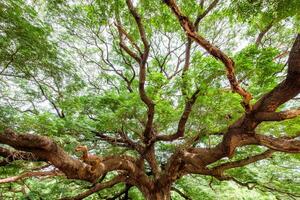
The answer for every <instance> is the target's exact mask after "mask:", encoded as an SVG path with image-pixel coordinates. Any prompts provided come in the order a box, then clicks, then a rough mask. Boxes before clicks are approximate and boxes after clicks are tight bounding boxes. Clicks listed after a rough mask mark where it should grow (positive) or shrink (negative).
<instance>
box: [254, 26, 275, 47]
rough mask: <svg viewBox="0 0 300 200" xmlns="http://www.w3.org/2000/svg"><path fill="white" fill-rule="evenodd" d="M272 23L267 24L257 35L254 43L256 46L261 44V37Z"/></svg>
mask: <svg viewBox="0 0 300 200" xmlns="http://www.w3.org/2000/svg"><path fill="white" fill-rule="evenodd" d="M272 26H273V23H270V24H269V25H267V26H266V27H265V28H264V29H263V30H262V31H261V32H260V33H259V34H258V36H257V38H256V41H255V44H256V45H257V46H259V45H260V44H261V41H262V39H263V37H264V36H265V34H266V33H267V32H268V31H269V30H270V29H271V28H272Z"/></svg>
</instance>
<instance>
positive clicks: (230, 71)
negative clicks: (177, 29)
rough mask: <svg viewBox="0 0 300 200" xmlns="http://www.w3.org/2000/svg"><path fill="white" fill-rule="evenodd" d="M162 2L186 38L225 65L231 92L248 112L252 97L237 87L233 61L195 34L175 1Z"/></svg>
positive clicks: (188, 20) (193, 27)
mask: <svg viewBox="0 0 300 200" xmlns="http://www.w3.org/2000/svg"><path fill="white" fill-rule="evenodd" d="M164 2H165V3H166V4H167V5H168V6H169V7H170V9H171V10H172V11H173V13H174V14H175V15H176V17H177V19H178V20H179V22H180V24H181V26H182V28H183V30H184V31H185V33H186V34H187V36H188V37H190V38H191V39H193V40H194V41H195V42H196V43H198V44H199V45H200V46H202V47H203V48H204V49H205V50H206V51H207V52H208V53H209V54H211V55H212V56H213V57H215V58H216V59H217V60H220V61H221V62H222V63H223V64H224V65H225V68H226V73H227V79H228V80H229V83H230V86H231V89H232V91H234V92H236V93H238V94H239V95H241V96H242V97H243V102H242V104H243V106H244V107H245V110H246V112H250V111H251V105H250V100H251V99H252V95H251V94H250V93H249V92H247V91H246V90H245V89H244V88H242V87H241V86H240V85H239V83H238V80H237V79H236V77H235V72H234V62H233V60H232V59H231V58H230V57H228V56H227V55H226V54H225V53H224V52H222V51H221V50H220V49H219V48H218V47H216V46H214V45H213V44H211V43H210V42H209V41H207V40H206V39H205V38H203V37H202V36H200V35H199V34H198V33H197V31H196V28H195V26H194V25H193V24H192V23H191V21H190V19H189V18H188V17H187V16H185V15H183V13H182V12H181V11H180V9H179V7H178V6H177V4H176V1H175V0H164Z"/></svg>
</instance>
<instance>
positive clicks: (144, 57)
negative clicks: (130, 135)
mask: <svg viewBox="0 0 300 200" xmlns="http://www.w3.org/2000/svg"><path fill="white" fill-rule="evenodd" d="M126 3H127V7H128V9H129V11H130V13H131V15H132V16H133V17H134V19H135V22H136V24H137V26H138V30H139V33H140V37H141V39H142V42H143V45H144V51H143V54H142V56H141V60H140V62H139V66H140V74H139V93H140V97H141V99H142V101H143V102H144V103H145V104H146V105H147V107H148V112H147V115H148V120H147V123H146V128H145V131H144V136H145V142H149V140H150V138H151V132H152V124H153V119H154V102H153V101H152V99H150V97H149V96H147V94H146V91H145V81H146V63H147V59H148V56H149V50H150V45H149V43H148V40H147V38H146V33H145V29H144V26H143V24H142V20H141V17H140V15H139V14H138V13H137V11H136V9H135V8H134V6H133V4H132V2H131V0H126Z"/></svg>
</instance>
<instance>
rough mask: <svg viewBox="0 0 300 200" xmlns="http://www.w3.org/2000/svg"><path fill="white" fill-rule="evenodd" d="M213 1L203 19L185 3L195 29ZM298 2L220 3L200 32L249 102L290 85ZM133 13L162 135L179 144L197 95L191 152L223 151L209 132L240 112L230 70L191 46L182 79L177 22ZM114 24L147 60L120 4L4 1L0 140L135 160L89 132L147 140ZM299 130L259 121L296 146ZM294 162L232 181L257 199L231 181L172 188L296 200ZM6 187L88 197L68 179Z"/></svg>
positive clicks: (133, 78) (166, 15)
mask: <svg viewBox="0 0 300 200" xmlns="http://www.w3.org/2000/svg"><path fill="white" fill-rule="evenodd" d="M211 2H212V1H204V7H203V8H202V7H201V6H199V2H198V1H194V0H184V1H183V0H180V1H178V5H179V6H180V8H181V10H182V12H183V13H185V14H186V15H188V16H189V17H190V19H192V20H195V19H196V17H197V15H199V14H201V13H203V12H204V10H205V8H206V7H207V6H208V5H209V3H211ZM299 3H300V1H299V0H270V1H266V0H256V1H250V0H232V1H228V2H227V1H226V2H225V1H220V2H219V3H218V7H217V8H215V9H214V10H213V11H212V12H210V13H209V14H208V15H207V16H206V17H205V18H204V19H203V20H202V21H201V22H200V25H199V33H200V34H201V35H203V36H204V37H205V38H208V40H209V41H210V42H212V43H213V44H215V45H216V46H218V47H220V49H222V50H224V52H226V53H227V54H228V55H230V56H231V57H232V58H233V60H234V62H235V73H236V76H237V78H238V79H239V81H240V83H241V85H242V86H243V87H244V88H246V89H247V90H249V91H250V92H251V93H252V94H253V96H254V100H253V102H255V101H256V100H257V99H259V98H260V97H261V96H262V95H263V94H265V93H266V92H267V91H270V90H271V89H272V88H274V87H275V86H276V85H277V84H278V83H279V82H280V81H281V80H282V79H283V78H284V76H285V73H286V65H285V62H286V57H284V56H283V58H277V56H278V55H280V54H281V53H283V52H284V51H286V49H288V48H289V47H290V44H291V42H292V41H293V38H294V35H295V34H296V33H297V31H298V32H299V30H300V28H299V27H300V25H299V21H300V20H299V19H300V16H299V13H300V4H299ZM134 4H135V5H134V6H136V10H137V12H138V13H139V14H140V16H141V19H142V22H143V25H144V27H145V31H146V38H147V40H148V41H149V42H150V45H151V48H150V56H149V59H148V63H147V77H146V84H145V88H146V93H147V95H148V96H149V97H150V98H151V99H152V100H153V102H154V103H155V116H154V128H155V131H157V132H158V133H160V134H173V133H175V132H176V129H177V125H178V121H179V119H180V117H181V114H182V112H183V110H184V106H185V103H186V101H187V99H189V98H190V97H191V96H192V95H193V93H194V92H195V91H196V90H197V89H199V91H200V92H199V94H198V98H197V101H196V103H195V105H194V106H193V111H192V113H191V115H190V117H189V120H188V122H187V125H186V133H185V138H184V139H185V140H186V141H188V140H189V139H190V138H191V137H193V136H195V135H199V134H201V136H202V137H201V138H200V139H199V141H197V144H195V145H196V146H205V147H212V146H214V145H215V144H217V143H218V142H220V140H221V138H220V137H219V136H214V133H219V132H224V131H225V130H226V128H227V127H228V126H230V125H231V124H232V123H233V122H234V121H236V120H237V119H238V118H239V117H240V116H241V115H242V114H243V113H244V110H243V107H242V106H241V105H240V102H241V97H240V96H239V95H237V94H234V93H232V92H231V90H230V86H229V83H228V80H227V78H226V75H225V70H224V66H223V64H222V63H221V62H220V61H218V60H216V59H214V58H213V57H211V56H209V55H208V54H207V53H206V52H205V51H203V49H201V48H200V47H199V46H198V45H196V44H195V43H193V44H192V49H191V52H192V53H191V58H190V65H189V70H188V72H186V73H185V74H184V75H183V76H182V67H183V64H184V53H185V44H186V34H185V33H184V32H183V31H182V28H181V26H180V24H179V23H178V20H177V19H176V17H175V16H174V14H173V13H172V12H171V11H170V9H169V8H168V7H167V6H166V5H164V4H163V2H162V1H149V0H140V1H134ZM116 19H119V20H120V22H121V24H122V26H123V28H124V29H125V30H126V31H127V33H128V35H130V36H131V39H132V41H133V42H134V43H135V44H136V45H137V46H139V47H140V50H141V51H142V50H143V45H142V42H141V38H140V35H139V31H138V26H137V25H136V23H135V20H134V18H133V17H132V15H131V14H130V13H129V12H128V8H127V6H126V2H125V1H122V0H116V1H108V0H96V1H91V2H82V1H61V0H58V1H57V0H56V1H43V0H41V1H33V2H32V1H23V0H4V1H1V2H0V94H1V99H0V132H1V131H2V130H3V129H4V128H6V127H10V128H13V129H15V130H17V131H19V132H29V133H34V134H40V135H45V136H48V137H50V138H52V139H53V140H55V141H56V142H57V143H58V144H59V145H61V146H62V147H63V148H64V149H65V150H66V151H67V152H69V153H70V154H72V155H73V156H74V157H78V156H79V155H78V154H76V153H75V152H74V148H75V147H76V146H77V145H78V144H84V145H87V146H88V147H90V148H91V149H93V153H96V154H98V155H112V154H122V153H126V154H130V155H133V156H135V155H136V154H137V153H136V152H134V151H132V150H128V149H125V148H123V147H116V146H114V145H110V144H107V143H105V142H103V141H100V140H99V138H98V137H96V135H95V133H93V132H92V131H98V132H101V133H104V134H106V135H108V136H110V137H119V135H118V132H119V131H120V130H124V131H125V132H126V133H128V137H129V138H130V139H132V140H133V141H134V142H139V141H141V140H142V139H143V137H142V132H143V130H144V124H145V121H146V119H147V107H146V106H145V104H144V103H143V102H142V100H141V98H140V94H139V66H138V65H137V64H136V62H135V60H134V59H132V58H131V57H130V56H129V55H128V54H126V52H124V51H121V50H120V46H119V43H120V37H119V34H118V32H117V29H116V27H115V22H116ZM270 24H272V28H271V29H270V30H269V32H268V33H267V34H266V39H265V41H263V43H262V45H260V46H257V45H256V44H254V42H253V41H254V40H255V38H256V37H257V35H258V34H259V32H261V31H263V30H265V28H266V27H267V26H268V25H270ZM124 40H125V43H126V45H128V46H129V47H130V50H131V51H133V52H134V53H136V54H138V55H139V54H140V52H139V51H138V50H137V49H136V47H135V46H134V44H132V41H129V40H128V39H126V38H125V39H124ZM112 66H113V67H112ZM177 67H178V69H177ZM176 69H177V70H178V71H176ZM174 72H175V73H174ZM172 75H173V76H172ZM129 86H130V87H129ZM130 88H131V90H130ZM298 106H299V102H297V101H292V102H290V103H289V104H286V105H284V106H282V107H281V108H280V109H281V110H286V109H289V108H295V107H298ZM280 109H279V110H280ZM299 122H300V119H299V117H298V118H295V119H292V120H287V121H283V122H276V123H274V122H272V123H271V122H264V123H262V124H260V125H259V127H258V128H257V132H259V133H261V134H268V135H273V136H283V135H284V136H294V135H295V134H296V133H297V131H299V129H300V125H299ZM181 142H184V141H180V142H179V143H180V144H181ZM177 147H178V144H176V143H164V142H159V143H157V144H156V147H155V148H156V157H157V160H158V161H159V163H160V164H161V165H164V164H166V161H167V159H168V158H169V157H170V155H171V154H172V153H173V152H174V151H175V150H176V148H177ZM262 151H263V149H262V148H258V147H247V148H241V149H238V151H237V153H236V155H235V157H234V158H232V160H231V161H233V160H238V159H242V158H245V157H247V156H251V155H254V154H258V153H261V152H262ZM228 161H229V160H228V159H224V160H221V161H220V162H218V163H214V164H213V165H212V166H214V165H216V164H220V163H224V162H228ZM299 161H300V157H299V155H284V154H279V153H276V154H275V155H274V156H273V157H272V158H271V159H268V160H264V161H261V162H258V163H256V164H251V165H248V166H245V167H241V168H237V169H233V170H229V171H228V172H227V173H228V174H229V175H231V176H233V177H236V178H237V179H238V180H239V181H241V182H243V183H246V182H255V183H257V184H258V186H257V187H255V188H253V189H252V190H250V189H247V188H246V187H242V186H240V185H238V184H237V183H236V182H234V181H225V182H224V181H223V182H221V181H218V180H216V179H211V178H210V177H205V176H197V175H187V176H185V177H183V178H182V179H180V180H178V181H177V182H176V184H174V187H176V188H178V189H179V190H180V191H182V192H183V193H185V194H186V195H188V196H189V197H190V198H191V199H195V200H197V199H199V200H201V199H224V200H227V199H249V200H250V199H266V200H271V199H292V198H291V197H290V196H289V195H288V194H287V193H297V192H298V193H299V189H300V188H299V185H300V184H299V180H300V177H299V167H298V166H299ZM40 166H41V163H38V162H32V163H31V162H22V161H14V162H12V163H10V164H9V165H7V166H3V167H0V177H1V178H6V177H10V176H14V175H17V174H20V173H22V172H26V171H29V170H30V169H32V168H35V167H40ZM262 169H263V170H262ZM112 176H113V174H110V175H109V176H108V177H107V180H109V179H110V178H111V177H112ZM1 186H2V185H1ZM1 186H0V195H2V194H4V195H3V196H0V198H4V199H5V198H6V199H24V200H25V199H59V198H62V197H65V196H73V195H76V194H79V193H81V192H83V191H84V190H86V189H88V188H90V187H91V185H90V184H89V183H86V182H84V181H75V180H68V179H66V178H64V177H59V178H58V177H56V178H45V179H38V178H29V179H26V180H22V181H18V182H15V183H9V184H4V185H3V186H5V187H3V188H2V187H1ZM263 186H268V187H269V188H266V187H263ZM123 188H124V185H123V184H118V185H116V186H115V187H113V188H111V189H106V190H102V191H100V192H97V193H95V194H93V195H91V196H90V197H88V198H87V199H104V198H109V197H111V196H112V195H111V194H114V193H117V192H119V191H121V190H122V189H123ZM270 188H271V189H270ZM272 189H273V190H272ZM280 191H281V192H280ZM129 197H130V198H131V199H137V200H139V199H143V197H142V195H141V193H140V192H139V190H138V189H137V188H136V187H133V188H132V189H131V190H130V191H129ZM172 199H178V200H180V199H182V197H181V196H180V195H179V194H178V193H177V192H176V191H172Z"/></svg>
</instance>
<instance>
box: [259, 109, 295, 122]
mask: <svg viewBox="0 0 300 200" xmlns="http://www.w3.org/2000/svg"><path fill="white" fill-rule="evenodd" d="M299 115H300V109H295V110H287V111H282V112H259V113H256V115H255V118H256V119H257V120H258V121H282V120H286V119H292V118H295V117H297V116H299Z"/></svg>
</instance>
